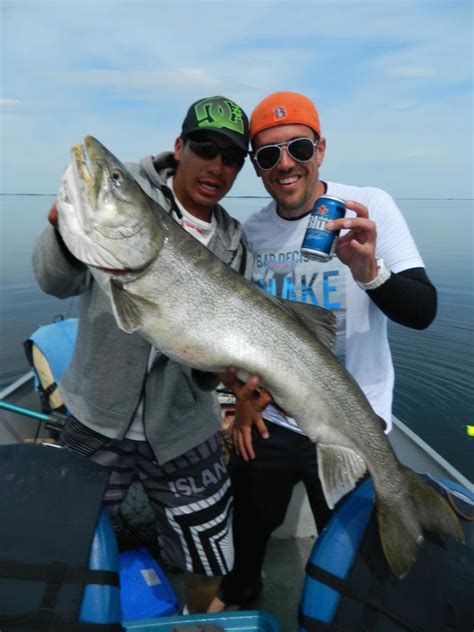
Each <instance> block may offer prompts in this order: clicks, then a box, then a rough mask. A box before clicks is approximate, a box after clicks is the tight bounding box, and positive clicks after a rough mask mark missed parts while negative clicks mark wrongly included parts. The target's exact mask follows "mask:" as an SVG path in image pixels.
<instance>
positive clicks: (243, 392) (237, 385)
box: [219, 367, 272, 412]
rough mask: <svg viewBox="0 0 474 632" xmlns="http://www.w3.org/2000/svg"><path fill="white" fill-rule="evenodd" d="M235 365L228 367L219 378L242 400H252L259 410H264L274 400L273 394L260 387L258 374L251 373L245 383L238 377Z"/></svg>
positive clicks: (255, 407)
mask: <svg viewBox="0 0 474 632" xmlns="http://www.w3.org/2000/svg"><path fill="white" fill-rule="evenodd" d="M237 371H238V369H236V368H235V367H231V368H229V369H227V371H226V372H225V373H220V374H219V378H220V379H221V381H222V383H223V384H225V386H227V387H228V388H231V389H232V391H233V393H234V395H235V397H236V398H237V399H238V400H240V401H251V402H252V404H253V407H254V409H255V410H256V411H257V412H261V411H262V410H264V409H265V408H266V407H267V406H268V404H269V403H270V402H271V401H272V396H271V395H270V393H269V392H268V391H266V390H265V389H263V388H259V385H260V383H261V379H260V377H259V376H258V375H255V374H254V375H250V376H249V377H248V378H247V381H246V382H245V383H244V382H242V381H241V380H239V378H238V377H237Z"/></svg>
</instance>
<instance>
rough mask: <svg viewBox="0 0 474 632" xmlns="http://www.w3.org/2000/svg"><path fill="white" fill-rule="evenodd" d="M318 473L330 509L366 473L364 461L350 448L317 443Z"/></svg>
mask: <svg viewBox="0 0 474 632" xmlns="http://www.w3.org/2000/svg"><path fill="white" fill-rule="evenodd" d="M316 449H317V452H318V473H319V479H320V481H321V485H322V488H323V492H324V497H325V498H326V502H327V504H328V507H329V508H330V509H334V506H335V504H336V503H337V502H338V500H340V499H341V498H342V497H343V496H344V495H345V494H347V493H348V492H350V491H351V490H352V489H354V487H355V484H356V483H357V481H358V480H359V479H360V478H362V477H363V476H364V474H365V473H366V472H367V467H366V465H365V462H364V460H363V459H362V458H361V457H360V456H359V454H357V452H355V451H354V450H352V449H351V448H346V447H345V446H341V445H330V444H324V443H317V446H316Z"/></svg>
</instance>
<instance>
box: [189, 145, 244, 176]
mask: <svg viewBox="0 0 474 632" xmlns="http://www.w3.org/2000/svg"><path fill="white" fill-rule="evenodd" d="M183 140H184V141H185V142H186V143H188V145H189V149H190V150H191V151H192V152H193V154H196V156H199V158H204V160H213V159H214V158H215V157H216V156H217V155H218V154H220V155H221V156H222V162H223V163H224V165H225V166H226V167H238V168H239V169H240V167H242V165H243V164H244V162H245V157H246V155H247V153H246V152H244V151H243V150H242V149H238V148H237V147H221V146H220V145H218V144H217V143H215V142H214V141H213V140H193V139H192V138H184V139H183Z"/></svg>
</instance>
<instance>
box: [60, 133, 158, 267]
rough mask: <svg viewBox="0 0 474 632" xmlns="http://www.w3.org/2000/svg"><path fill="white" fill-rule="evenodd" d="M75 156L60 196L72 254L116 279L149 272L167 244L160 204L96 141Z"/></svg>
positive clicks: (64, 229)
mask: <svg viewBox="0 0 474 632" xmlns="http://www.w3.org/2000/svg"><path fill="white" fill-rule="evenodd" d="M71 153H72V165H71V167H70V168H69V170H68V171H67V172H66V174H65V177H64V179H63V184H62V187H61V189H60V194H59V196H58V210H59V230H60V232H61V235H62V236H63V239H64V241H65V242H66V245H67V246H68V248H69V250H70V251H71V252H72V254H73V255H74V256H76V257H77V258H78V259H79V260H80V261H82V262H83V263H85V264H87V265H89V266H93V267H97V268H100V269H102V270H104V271H106V272H109V273H110V274H112V275H113V274H114V273H117V274H124V273H129V272H130V273H133V272H135V271H140V270H142V269H144V268H146V267H147V266H148V264H150V263H151V262H152V261H153V260H154V259H155V258H156V256H157V254H158V252H159V250H160V248H161V246H162V244H163V242H164V239H165V235H164V233H163V230H162V227H161V225H160V218H159V215H160V214H159V213H157V209H156V208H155V207H156V203H154V201H153V200H151V198H149V196H148V195H146V193H145V192H144V191H143V190H142V189H141V187H140V185H139V184H138V183H137V181H136V180H135V178H134V177H133V176H132V174H131V173H130V172H129V171H128V170H127V168H126V167H125V166H124V165H123V164H122V163H121V162H120V160H118V158H116V157H115V156H114V155H113V154H112V153H111V152H110V151H109V150H108V149H107V148H106V147H104V146H103V145H102V144H101V143H100V142H99V141H98V140H97V139H95V138H93V137H92V136H87V137H86V138H85V140H84V143H83V144H77V145H74V146H73V147H72V150H71Z"/></svg>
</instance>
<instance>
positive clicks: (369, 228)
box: [326, 217, 377, 239]
mask: <svg viewBox="0 0 474 632" xmlns="http://www.w3.org/2000/svg"><path fill="white" fill-rule="evenodd" d="M326 227H327V229H328V230H341V229H343V228H345V229H347V230H350V231H352V232H353V233H356V234H357V235H361V236H362V235H364V236H366V237H367V238H372V237H373V238H375V236H376V232H377V231H376V226H375V222H373V221H372V220H371V219H367V218H362V217H342V218H341V219H334V220H331V221H330V222H328V223H327V224H326ZM344 237H347V235H344ZM339 239H343V237H340V238H339Z"/></svg>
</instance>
